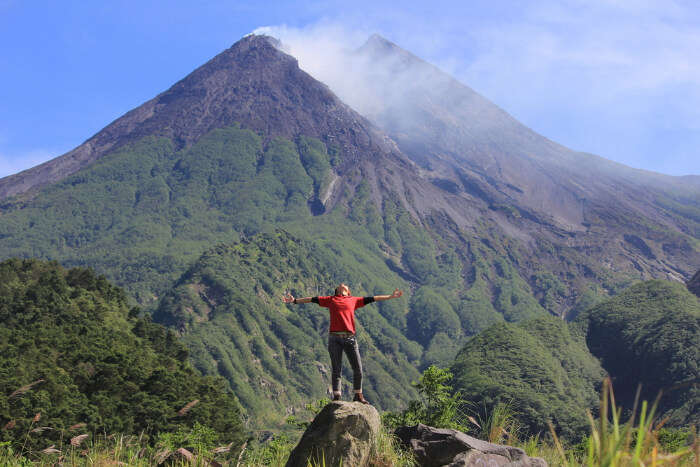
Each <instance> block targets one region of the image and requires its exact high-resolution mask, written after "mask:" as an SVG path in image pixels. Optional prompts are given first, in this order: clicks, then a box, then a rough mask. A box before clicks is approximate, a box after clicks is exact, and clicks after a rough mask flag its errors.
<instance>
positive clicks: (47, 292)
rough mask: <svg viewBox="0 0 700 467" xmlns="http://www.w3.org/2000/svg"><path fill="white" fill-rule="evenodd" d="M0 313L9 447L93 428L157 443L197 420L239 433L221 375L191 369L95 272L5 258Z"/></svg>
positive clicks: (234, 404)
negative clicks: (140, 435) (208, 375)
mask: <svg viewBox="0 0 700 467" xmlns="http://www.w3.org/2000/svg"><path fill="white" fill-rule="evenodd" d="M0 321H1V322H2V326H1V327H0V355H2V358H1V359H0V419H1V421H2V425H3V427H4V428H3V429H2V430H1V431H0V440H2V441H9V442H10V443H12V445H13V446H14V447H15V449H20V448H22V447H23V448H24V449H26V450H29V451H32V450H34V449H37V448H38V449H43V448H45V447H46V446H48V445H49V444H50V443H51V442H54V443H57V442H58V441H59V440H60V439H62V438H65V437H67V436H68V437H71V436H75V435H79V434H81V433H100V432H103V433H125V434H142V435H144V436H146V438H147V439H148V440H150V442H151V443H156V442H157V441H158V439H159V437H161V436H162V435H164V434H166V433H173V432H177V431H178V430H182V429H188V428H192V427H194V426H195V425H197V424H200V425H204V426H207V427H209V428H210V429H211V430H212V431H213V433H214V436H215V438H216V441H218V442H220V443H221V444H228V443H234V444H236V445H240V444H241V443H242V442H243V441H244V439H245V436H246V434H245V431H244V428H243V425H242V421H241V406H240V404H239V402H238V399H237V397H236V396H235V394H233V393H232V392H231V391H229V390H228V388H227V386H226V383H225V381H223V380H222V379H221V378H217V377H202V376H200V374H199V373H198V372H197V371H196V370H195V369H194V368H192V366H191V365H190V363H189V362H188V352H187V349H186V348H185V347H184V346H183V344H182V343H181V342H180V340H179V339H178V337H177V336H176V335H175V334H174V333H173V332H172V331H170V330H167V329H166V328H164V327H163V326H161V325H158V324H155V323H153V322H152V321H151V320H150V318H149V317H148V316H143V314H142V313H141V312H140V311H139V309H138V308H130V307H129V306H128V301H127V297H126V295H125V293H124V291H123V290H121V289H119V288H116V287H114V286H113V285H111V284H110V283H109V282H108V281H107V280H106V279H105V278H104V276H98V275H96V274H95V273H93V272H92V271H91V270H88V269H83V268H73V269H68V270H67V269H64V268H62V267H61V266H59V265H58V264H57V263H55V262H40V261H36V260H7V261H4V262H2V263H0ZM193 401H196V402H195V403H194V404H192V403H193ZM188 405H190V406H191V407H190V408H188V409H187V410H184V411H183V410H182V409H183V408H185V407H186V406H188ZM77 430H79V431H77Z"/></svg>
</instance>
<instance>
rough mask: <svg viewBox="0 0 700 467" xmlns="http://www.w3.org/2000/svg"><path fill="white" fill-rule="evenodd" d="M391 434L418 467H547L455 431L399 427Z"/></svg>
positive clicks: (507, 448) (513, 450)
mask: <svg viewBox="0 0 700 467" xmlns="http://www.w3.org/2000/svg"><path fill="white" fill-rule="evenodd" d="M395 434H396V436H397V437H398V438H399V439H400V440H401V442H402V443H403V444H404V445H405V446H407V447H409V448H410V449H411V450H412V451H413V454H414V456H415V458H416V461H417V462H418V464H419V465H420V466H421V467H443V466H450V467H458V466H460V467H461V466H473V465H486V466H501V465H507V466H512V467H515V466H528V467H530V466H532V467H535V466H546V465H547V463H546V462H545V461H544V460H543V459H539V458H531V457H528V456H527V455H526V454H525V451H523V450H522V449H520V448H516V447H512V446H503V445H500V444H493V443H489V442H487V441H482V440H480V439H477V438H473V437H471V436H468V435H465V434H464V433H462V432H461V431H457V430H450V429H444V428H433V427H430V426H427V425H423V424H421V423H419V424H418V425H415V426H410V427H409V426H405V427H399V428H397V429H396V431H395Z"/></svg>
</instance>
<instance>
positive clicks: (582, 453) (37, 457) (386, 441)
mask: <svg viewBox="0 0 700 467" xmlns="http://www.w3.org/2000/svg"><path fill="white" fill-rule="evenodd" d="M635 405H636V404H635ZM655 410H656V404H649V403H648V402H647V401H643V402H641V404H638V406H635V407H634V408H633V410H632V415H631V416H630V419H629V420H627V421H626V422H623V421H622V409H621V408H620V407H618V406H617V405H616V402H615V397H614V393H613V390H612V386H611V384H610V381H609V380H608V379H606V380H605V381H604V384H603V389H602V395H601V400H600V417H599V418H598V419H595V418H594V417H593V416H592V414H590V412H589V421H590V433H589V435H588V436H587V437H586V438H585V439H584V440H583V441H582V442H581V443H579V444H577V445H573V446H568V447H565V446H564V443H563V442H562V441H561V440H560V439H559V437H558V436H557V435H556V432H555V431H554V429H553V428H552V429H551V432H550V434H549V435H550V436H551V437H544V436H540V435H537V436H533V437H529V438H527V439H519V437H518V434H519V433H520V430H519V426H518V423H517V421H516V413H515V411H514V410H513V408H512V405H509V404H499V405H497V406H496V407H495V408H494V409H493V410H492V411H491V413H490V414H487V416H484V417H482V418H481V419H480V421H482V423H481V424H477V423H474V422H475V420H472V424H475V425H477V426H479V427H480V432H479V437H480V438H482V439H486V440H488V441H490V442H495V443H505V444H509V445H512V446H517V447H520V448H522V449H523V450H524V451H525V453H526V454H527V455H528V456H530V457H541V458H543V459H545V460H546V461H547V463H548V464H549V465H551V466H565V467H574V466H586V467H627V466H635V467H636V466H639V467H641V466H679V467H680V466H698V465H700V462H699V460H700V440H698V437H697V436H696V434H695V432H694V431H690V432H683V431H679V430H675V431H674V430H669V429H666V428H665V427H664V420H657V419H656V418H655ZM674 433H675V434H674ZM299 434H300V432H297V433H296V435H299ZM296 435H287V434H282V435H280V436H278V437H276V438H273V439H272V440H271V441H269V442H266V443H254V442H253V443H251V444H248V443H246V444H244V446H243V449H242V450H241V451H240V452H229V450H230V446H228V447H227V446H220V447H215V448H212V447H211V445H207V444H206V443H200V444H197V443H193V441H192V440H191V439H190V440H189V444H188V440H186V439H180V438H177V437H174V438H168V439H164V440H159V441H158V442H156V444H155V446H152V447H151V446H149V445H148V443H147V440H146V439H145V438H144V437H143V436H126V435H109V436H105V435H90V436H82V435H77V436H73V437H72V438H71V437H69V436H66V437H65V439H62V440H61V442H60V443H59V444H57V445H52V446H47V447H46V448H44V449H43V450H41V451H31V450H29V449H28V448H26V449H25V448H23V449H22V451H21V452H18V451H16V450H13V448H12V446H11V445H10V443H8V442H5V443H0V465H3V466H9V467H15V466H30V465H31V466H34V465H38V466H53V465H72V466H107V465H128V466H137V467H139V466H150V465H158V464H161V463H163V462H164V461H165V460H166V459H167V461H168V465H175V466H205V465H217V463H220V464H218V465H228V466H236V467H239V466H240V467H243V466H246V467H262V466H265V467H268V466H269V467H283V466H284V465H285V464H286V462H287V459H288V458H289V454H290V453H291V451H292V449H293V448H294V446H295V445H296V442H295V441H294V440H293V438H296ZM190 436H192V435H190ZM198 437H199V438H203V435H201V434H200V435H198ZM199 438H198V439H199ZM688 438H689V439H688ZM168 443H170V444H168ZM173 443H175V444H173ZM177 443H181V445H187V446H188V448H189V449H191V450H192V451H190V450H188V449H185V448H182V447H178V445H177ZM193 446H194V447H193ZM212 461H215V462H217V463H212ZM368 465H369V467H412V466H414V465H415V460H414V458H413V456H412V454H411V453H410V452H408V451H406V450H404V449H402V448H401V446H400V443H399V441H398V439H397V438H396V437H394V436H393V435H392V434H391V433H390V432H389V431H388V430H387V429H386V428H384V427H382V428H381V429H380V431H379V433H378V435H377V438H376V442H375V445H374V448H373V450H372V453H371V456H370V461H369V464H368ZM307 467H326V465H325V462H324V460H323V459H321V460H320V462H312V461H310V462H309V464H308V466H307Z"/></svg>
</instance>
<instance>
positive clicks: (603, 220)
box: [317, 35, 700, 312]
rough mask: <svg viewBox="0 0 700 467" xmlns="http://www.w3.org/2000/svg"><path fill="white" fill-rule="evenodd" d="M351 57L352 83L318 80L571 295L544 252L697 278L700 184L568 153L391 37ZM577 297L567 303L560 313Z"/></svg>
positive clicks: (654, 274) (634, 271) (642, 272)
mask: <svg viewBox="0 0 700 467" xmlns="http://www.w3.org/2000/svg"><path fill="white" fill-rule="evenodd" d="M347 60H348V62H349V63H351V64H352V65H351V66H349V67H347V70H343V73H342V75H340V76H338V75H339V74H338V73H336V72H335V71H334V70H333V69H323V70H319V71H318V73H317V75H318V77H319V79H322V80H323V81H325V82H327V83H328V84H329V85H330V86H331V88H332V89H334V90H336V91H337V92H338V93H339V95H340V96H341V98H343V99H344V100H345V101H346V102H348V103H349V104H350V105H351V106H353V107H354V108H356V109H357V110H358V111H359V112H360V113H362V114H363V115H365V116H367V117H368V118H370V120H372V121H373V122H374V123H375V124H377V125H378V126H379V127H380V128H382V130H384V131H385V132H387V134H389V136H391V137H392V138H393V139H394V140H395V141H396V142H397V143H398V146H399V147H400V149H401V150H402V152H403V153H404V154H406V155H407V156H409V157H410V158H411V159H412V160H414V161H415V162H417V163H418V164H419V165H420V166H421V169H422V171H421V175H422V176H423V177H425V178H428V179H430V180H432V181H433V183H435V184H436V185H437V186H439V187H441V188H442V189H444V190H445V191H448V192H450V194H451V195H452V196H454V198H455V199H456V200H457V199H458V200H459V202H460V203H473V204H474V205H476V206H479V207H481V208H483V212H484V213H483V216H484V217H488V218H491V219H493V221H494V222H495V223H496V224H497V225H499V227H500V228H501V229H502V230H503V231H505V232H507V235H509V236H511V237H515V238H518V239H519V240H520V241H522V242H523V243H526V244H530V245H531V249H532V250H533V251H532V253H533V256H537V257H541V258H542V259H543V260H544V261H545V262H546V265H547V266H546V267H547V269H548V270H551V271H556V272H555V274H556V275H557V276H558V278H559V279H560V280H562V281H563V282H565V283H566V286H567V288H570V289H573V290H577V291H579V292H580V291H581V289H580V287H579V286H578V285H577V284H575V283H574V282H572V281H571V280H570V279H569V278H567V275H568V274H567V273H566V272H565V271H563V270H562V269H561V264H557V263H560V261H557V260H555V261H549V258H547V257H548V256H549V255H548V254H547V249H546V248H542V246H541V245H538V243H540V242H545V243H551V244H553V245H555V247H556V248H557V249H559V250H560V251H563V252H567V256H568V254H569V252H571V253H574V252H575V253H578V254H580V255H582V256H587V257H590V258H592V259H594V261H593V263H595V264H601V265H604V267H605V269H607V270H609V271H611V272H613V274H615V275H620V274H628V275H630V276H633V277H635V279H637V280H638V279H649V278H663V279H672V280H687V279H689V278H690V276H691V275H692V274H693V273H694V272H695V271H696V269H697V265H698V264H700V249H699V248H698V239H699V238H700V211H699V210H698V209H699V206H700V184H698V183H697V177H671V176H666V175H662V174H657V173H652V172H646V171H642V170H637V169H633V168H630V167H626V166H623V165H621V164H616V163H613V162H611V161H607V160H605V159H603V158H600V157H597V156H594V155H591V154H584V153H579V152H576V151H573V150H570V149H568V148H565V147H563V146H561V145H559V144H557V143H555V142H553V141H550V140H548V139H547V138H545V137H543V136H541V135H538V134H537V133H535V132H533V131H532V130H531V129H529V128H527V127H526V126H524V125H523V124H521V123H520V122H518V121H517V120H515V119H514V118H513V117H511V116H510V115H509V114H507V113H506V112H505V111H504V110H502V109H500V108H498V107H497V106H496V105H494V104H493V103H491V102H489V101H488V100H487V99H485V98H484V97H483V96H481V95H479V94H478V93H477V92H475V91H474V90H472V89H470V88H469V87H468V86H465V85H464V84H462V83H460V82H458V81H457V80H455V79H454V78H452V77H451V76H449V75H447V74H446V73H444V72H442V71H440V70H439V69H437V68H436V67H434V66H432V65H430V64H429V63H426V62H424V61H423V60H421V59H420V58H418V57H416V56H414V55H413V54H411V53H410V52H407V51H405V50H403V49H401V48H400V47H399V46H397V45H396V44H393V43H391V42H390V41H387V40H386V39H384V38H382V37H380V36H377V35H374V36H372V37H371V38H370V39H369V40H368V41H367V43H366V44H365V45H364V46H363V47H361V48H360V49H359V50H357V51H355V52H354V53H353V54H351V55H350V56H348V57H347ZM349 83H352V84H351V85H349ZM516 92H517V91H516ZM458 223H459V222H458ZM587 266H589V265H588V264H587ZM589 267H590V266H589ZM581 273H583V271H579V274H577V275H581ZM572 298H573V297H560V300H561V302H563V303H562V305H563V306H562V307H561V308H560V309H559V310H558V311H560V312H561V311H565V309H566V307H567V306H569V307H570V306H572V305H573V304H574V303H575V299H574V300H573V301H572Z"/></svg>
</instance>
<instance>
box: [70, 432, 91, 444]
mask: <svg viewBox="0 0 700 467" xmlns="http://www.w3.org/2000/svg"><path fill="white" fill-rule="evenodd" d="M88 436H90V435H88V434H82V435H78V436H74V437H72V438H71V439H70V445H71V446H80V443H82V442H83V441H84V440H85V438H87V437H88Z"/></svg>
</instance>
